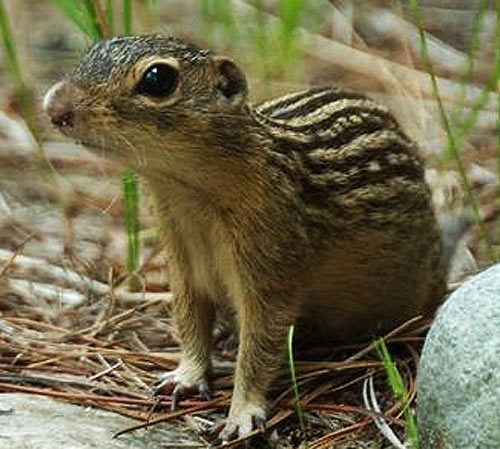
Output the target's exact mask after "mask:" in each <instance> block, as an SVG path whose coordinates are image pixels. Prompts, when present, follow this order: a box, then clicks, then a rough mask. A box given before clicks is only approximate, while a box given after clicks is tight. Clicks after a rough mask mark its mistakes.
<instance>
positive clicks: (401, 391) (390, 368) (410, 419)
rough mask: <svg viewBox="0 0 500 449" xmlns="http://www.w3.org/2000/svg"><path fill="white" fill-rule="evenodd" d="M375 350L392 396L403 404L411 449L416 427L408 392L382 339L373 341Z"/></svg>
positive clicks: (415, 436)
mask: <svg viewBox="0 0 500 449" xmlns="http://www.w3.org/2000/svg"><path fill="white" fill-rule="evenodd" d="M375 350H376V351H377V354H378V356H379V358H380V360H382V363H383V364H384V369H385V373H386V376H387V380H388V382H389V386H390V387H391V390H392V392H393V394H394V396H395V397H396V398H397V399H398V400H399V401H400V402H401V404H402V406H403V413H404V417H405V427H406V436H407V438H408V440H409V442H410V446H411V448H412V449H418V429H417V424H416V422H415V417H414V416H413V414H412V411H411V409H410V404H409V403H408V394H407V392H406V387H405V384H404V382H403V378H402V377H401V374H399V371H398V369H397V368H396V365H395V364H394V362H393V360H392V357H391V354H390V353H389V350H388V349H387V346H386V344H385V342H384V340H383V339H382V338H381V339H379V340H377V341H376V343H375Z"/></svg>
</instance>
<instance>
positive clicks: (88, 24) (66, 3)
mask: <svg viewBox="0 0 500 449" xmlns="http://www.w3.org/2000/svg"><path fill="white" fill-rule="evenodd" d="M51 2H52V4H53V5H54V6H55V7H56V8H57V9H59V11H61V12H62V13H63V14H64V15H65V16H66V17H67V18H68V19H69V20H71V22H73V23H74V24H75V25H76V26H77V28H79V29H80V31H82V33H83V34H85V36H87V37H88V38H90V39H91V40H92V41H93V42H96V41H98V40H99V39H100V38H101V33H100V31H99V29H98V28H97V27H96V23H95V21H94V19H93V18H92V16H91V15H90V14H89V13H88V10H87V8H86V7H85V8H84V5H83V4H82V3H81V2H79V1H76V0H51Z"/></svg>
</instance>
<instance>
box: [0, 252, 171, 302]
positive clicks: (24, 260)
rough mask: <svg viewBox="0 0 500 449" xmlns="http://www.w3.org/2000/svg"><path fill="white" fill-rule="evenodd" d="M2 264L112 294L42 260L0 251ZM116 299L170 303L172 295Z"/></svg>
mask: <svg viewBox="0 0 500 449" xmlns="http://www.w3.org/2000/svg"><path fill="white" fill-rule="evenodd" d="M13 255H14V256H13ZM0 263H4V264H9V266H10V268H13V269H15V270H16V272H18V273H22V274H24V275H30V274H32V273H37V275H38V276H43V277H45V278H47V279H48V280H50V281H52V282H59V283H64V284H69V285H71V286H72V287H73V288H75V289H76V290H80V291H84V292H87V291H90V292H92V293H93V294H95V295H98V296H108V295H109V294H110V291H111V289H110V287H109V286H108V285H106V284H104V283H102V282H99V281H95V280H93V279H89V278H88V277H86V276H84V275H82V274H78V273H75V272H74V271H71V270H68V269H65V268H62V267H58V266H56V265H52V264H49V263H47V261H45V260H42V259H37V258H34V257H29V256H24V255H20V254H14V253H13V252H12V251H8V250H5V249H0ZM114 295H115V296H116V299H117V300H119V301H120V302H122V303H130V302H132V303H136V302H140V301H157V300H160V301H164V302H170V301H171V300H172V294H171V293H169V292H165V293H150V292H137V293H132V292H127V291H118V290H115V291H114Z"/></svg>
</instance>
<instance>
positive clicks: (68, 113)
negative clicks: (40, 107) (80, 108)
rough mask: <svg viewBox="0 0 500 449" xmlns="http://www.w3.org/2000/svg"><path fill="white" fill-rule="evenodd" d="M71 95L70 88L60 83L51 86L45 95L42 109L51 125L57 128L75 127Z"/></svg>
mask: <svg viewBox="0 0 500 449" xmlns="http://www.w3.org/2000/svg"><path fill="white" fill-rule="evenodd" d="M73 94H74V92H73V90H72V88H71V86H69V85H68V84H66V83H64V82H61V83H57V84H55V85H54V86H52V88H51V89H50V90H49V91H48V92H47V94H46V95H45V99H44V108H45V111H46V112H47V114H48V116H49V119H50V122H51V123H52V124H53V125H55V126H57V127H59V128H73V126H74V125H75V109H74V106H73Z"/></svg>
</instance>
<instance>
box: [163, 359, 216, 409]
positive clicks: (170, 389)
mask: <svg viewBox="0 0 500 449" xmlns="http://www.w3.org/2000/svg"><path fill="white" fill-rule="evenodd" d="M193 371H194V370H191V371H190V370H186V369H185V368H184V367H183V366H179V367H178V368H177V369H175V370H173V371H167V372H165V373H163V374H161V375H160V381H159V383H158V384H157V385H155V389H154V394H155V395H158V394H161V393H167V394H168V393H171V395H172V411H175V410H176V409H177V405H178V403H179V401H180V400H181V399H184V398H187V397H190V396H193V395H195V394H199V395H200V396H201V397H202V398H203V399H206V400H209V399H210V396H211V392H210V386H209V383H208V378H207V375H206V374H201V375H200V374H195V373H194V372H193Z"/></svg>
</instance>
